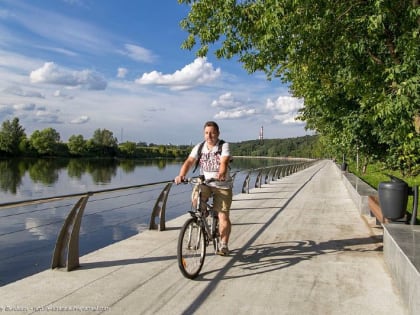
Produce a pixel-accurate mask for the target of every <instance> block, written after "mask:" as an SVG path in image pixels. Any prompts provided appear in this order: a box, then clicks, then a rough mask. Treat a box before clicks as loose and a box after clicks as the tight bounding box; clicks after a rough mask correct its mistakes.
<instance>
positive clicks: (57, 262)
mask: <svg viewBox="0 0 420 315" xmlns="http://www.w3.org/2000/svg"><path fill="white" fill-rule="evenodd" d="M314 162H315V160H305V161H303V162H298V163H293V164H281V165H275V166H268V167H262V168H256V169H250V170H245V171H237V172H234V173H233V177H234V178H236V177H237V174H238V173H242V172H243V173H245V174H246V176H245V179H244V180H243V183H242V189H241V192H242V193H249V190H250V182H251V180H252V179H253V178H254V177H255V184H254V187H255V188H260V187H261V186H262V185H263V184H268V183H269V182H270V181H275V180H278V179H280V178H282V177H286V176H289V175H291V174H293V173H295V172H298V171H300V170H303V169H305V168H307V167H309V166H311V165H312V164H313V163H314ZM162 184H164V185H165V186H164V188H163V189H162V191H161V192H160V194H159V196H158V198H157V199H156V202H155V204H154V207H153V209H152V212H151V215H150V223H149V229H150V230H158V231H164V230H165V229H166V227H165V221H166V205H167V201H168V197H169V192H170V190H171V187H172V185H173V182H172V180H171V181H161V182H155V183H148V184H143V185H133V186H126V187H119V188H111V189H103V190H97V191H90V192H85V193H79V194H69V195H61V196H55V197H52V198H39V199H31V200H24V201H19V202H9V203H3V204H0V210H1V209H3V208H11V207H18V206H24V205H34V204H40V203H47V202H52V201H59V200H63V199H68V198H78V200H77V202H76V203H75V204H74V205H73V207H72V209H71V211H70V212H69V214H68V216H67V217H66V219H65V220H64V224H63V225H62V227H61V230H60V232H59V233H58V236H57V239H56V242H55V248H54V252H53V257H52V263H51V268H53V269H55V268H66V269H67V271H71V270H74V269H76V268H78V267H79V266H80V263H79V234H80V227H81V222H82V218H83V214H84V211H85V208H86V205H87V203H88V200H89V198H90V197H91V196H93V195H98V194H106V193H110V192H116V191H124V190H130V189H139V188H144V187H147V186H156V185H162Z"/></svg>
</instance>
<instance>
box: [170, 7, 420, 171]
mask: <svg viewBox="0 0 420 315" xmlns="http://www.w3.org/2000/svg"><path fill="white" fill-rule="evenodd" d="M178 2H179V3H183V4H188V5H191V9H190V12H189V14H188V16H187V17H186V18H185V19H184V20H183V21H182V22H181V27H183V28H184V29H185V30H186V31H187V32H188V33H189V36H188V38H187V39H186V40H185V42H184V44H183V47H184V48H186V49H192V48H194V47H195V46H198V51H197V54H198V55H200V56H205V55H206V54H207V53H208V52H209V50H210V47H211V46H214V48H215V50H214V54H215V55H216V56H217V57H219V58H232V57H234V56H237V57H238V59H239V61H240V62H242V63H243V66H244V68H245V69H246V70H248V71H249V72H255V71H264V72H265V73H266V75H267V78H268V79H272V78H276V77H277V78H281V79H282V80H283V81H285V82H289V83H290V87H291V92H292V93H293V95H294V96H296V97H301V98H303V99H304V108H303V109H302V110H301V113H300V119H301V120H303V121H305V122H306V123H307V128H308V129H312V130H315V131H316V132H317V133H318V134H320V135H321V136H322V137H323V142H324V144H325V145H327V146H328V149H329V150H331V151H337V152H339V151H340V152H341V154H345V153H346V152H348V151H351V150H356V149H357V150H358V151H359V152H360V153H361V154H363V155H364V156H365V158H366V160H380V161H383V162H386V163H387V166H388V167H390V168H397V169H400V170H403V171H404V172H406V173H415V172H416V171H418V165H419V164H420V157H419V154H418V152H419V151H420V144H419V140H418V138H419V134H418V133H416V131H415V128H414V124H413V123H412V122H413V117H415V115H416V114H417V115H418V112H419V104H420V71H419V70H420V69H419V68H420V63H419V62H418V60H420V36H419V35H420V7H419V1H412V0H401V1H384V0H374V1H356V2H355V1H329V0H319V1H307V0H285V1H278V0H249V1H233V0H230V1H223V0H219V1H214V0H196V1H191V0H178ZM273 153H275V152H273Z"/></svg>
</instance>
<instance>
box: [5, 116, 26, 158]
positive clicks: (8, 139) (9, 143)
mask: <svg viewBox="0 0 420 315" xmlns="http://www.w3.org/2000/svg"><path fill="white" fill-rule="evenodd" d="M25 139H26V134H25V129H24V128H23V127H22V126H21V125H20V123H19V118H17V117H15V118H14V119H13V120H12V121H11V122H10V121H9V120H6V121H5V122H3V124H2V128H1V130H0V151H3V152H5V153H6V154H8V155H18V154H19V152H20V149H21V147H20V145H21V142H22V141H24V140H25Z"/></svg>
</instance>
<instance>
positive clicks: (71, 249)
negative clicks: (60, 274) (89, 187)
mask: <svg viewBox="0 0 420 315" xmlns="http://www.w3.org/2000/svg"><path fill="white" fill-rule="evenodd" d="M89 196H90V194H88V195H87V196H83V197H81V198H80V199H79V201H78V202H76V204H75V205H74V207H73V209H72V210H71V211H70V213H69V215H68V216H67V218H66V220H65V221H64V224H63V227H62V228H61V231H60V233H59V234H58V237H57V241H56V243H55V248H54V254H53V259H52V263H51V268H52V269H54V268H63V267H67V271H71V270H73V269H76V268H78V267H79V266H80V264H79V232H80V225H81V223H82V217H83V212H84V210H85V207H86V204H87V201H88V199H89Z"/></svg>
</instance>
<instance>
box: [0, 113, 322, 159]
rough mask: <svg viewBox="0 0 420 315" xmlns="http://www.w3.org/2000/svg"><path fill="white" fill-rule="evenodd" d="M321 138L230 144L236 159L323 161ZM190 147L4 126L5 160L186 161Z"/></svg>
mask: <svg viewBox="0 0 420 315" xmlns="http://www.w3.org/2000/svg"><path fill="white" fill-rule="evenodd" d="M317 139H318V137H317V136H304V137H297V138H288V139H266V140H264V141H260V140H249V141H244V142H239V143H230V149H231V154H232V155H236V156H270V157H307V158H312V157H313V158H320V157H322V150H321V149H319V148H318V144H317V143H318V141H317ZM191 149H192V147H191V146H190V145H160V144H153V143H150V144H147V143H146V142H137V143H136V142H131V141H126V142H122V143H118V140H117V138H116V137H114V135H113V133H112V131H110V130H107V129H96V130H95V131H94V133H93V135H92V138H90V139H85V138H84V137H83V136H82V135H72V136H71V137H70V138H69V140H68V142H67V143H64V142H62V141H61V138H60V134H59V133H58V132H57V130H55V129H54V128H45V129H43V130H36V131H34V132H33V133H32V135H31V136H29V137H28V136H27V135H26V133H25V129H24V128H23V126H21V124H20V122H19V118H14V119H13V120H12V121H10V120H6V121H4V122H3V124H2V127H1V129H0V156H1V157H6V158H7V157H95V158H96V157H107V158H140V159H142V158H143V159H144V158H182V159H183V158H185V157H186V156H187V155H188V154H189V153H190V151H191Z"/></svg>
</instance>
